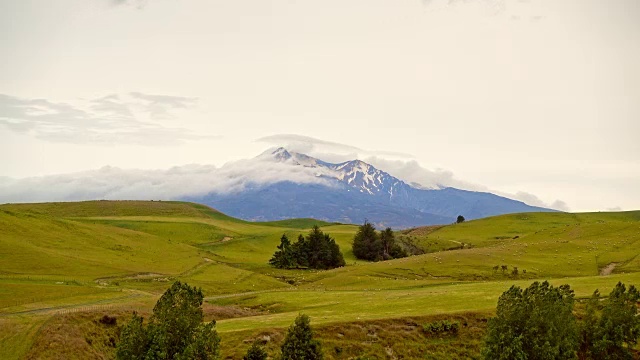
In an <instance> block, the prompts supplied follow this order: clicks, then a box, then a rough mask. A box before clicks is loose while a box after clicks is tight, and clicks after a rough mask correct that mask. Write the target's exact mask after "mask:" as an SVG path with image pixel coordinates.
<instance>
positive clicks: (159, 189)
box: [0, 158, 331, 203]
mask: <svg viewBox="0 0 640 360" xmlns="http://www.w3.org/2000/svg"><path fill="white" fill-rule="evenodd" d="M318 175H320V174H319V173H318V170H317V169H313V168H307V167H303V166H291V165H290V164H287V163H279V162H275V161H273V160H270V159H265V158H254V159H249V160H241V161H236V162H232V163H228V164H226V165H224V166H222V167H220V168H216V167H215V166H213V165H185V166H178V167H173V168H170V169H167V170H135V169H120V168H116V167H110V166H105V167H103V168H100V169H98V170H91V171H84V172H78V173H71V174H61V175H51V176H42V177H32V178H25V179H12V178H7V177H2V178H0V203H11V202H48V201H80V200H102V199H104V200H173V199H179V198H182V197H185V196H199V195H205V194H208V193H211V192H215V193H234V192H239V191H242V190H244V189H245V188H247V187H250V186H259V185H266V184H271V183H275V182H279V181H282V180H289V181H292V182H296V183H317V184H324V185H327V186H330V185H331V184H330V183H329V182H328V181H327V180H326V179H323V178H321V177H319V176H318Z"/></svg>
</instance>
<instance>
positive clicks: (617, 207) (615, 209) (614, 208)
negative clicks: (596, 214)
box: [607, 206, 622, 211]
mask: <svg viewBox="0 0 640 360" xmlns="http://www.w3.org/2000/svg"><path fill="white" fill-rule="evenodd" d="M607 211H622V208H621V207H620V206H614V207H611V208H607Z"/></svg>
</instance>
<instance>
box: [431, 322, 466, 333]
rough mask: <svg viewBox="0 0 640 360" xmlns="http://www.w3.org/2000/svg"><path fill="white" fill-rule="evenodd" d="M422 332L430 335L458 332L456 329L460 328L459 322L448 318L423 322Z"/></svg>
mask: <svg viewBox="0 0 640 360" xmlns="http://www.w3.org/2000/svg"><path fill="white" fill-rule="evenodd" d="M422 329H423V330H424V332H426V333H428V334H432V335H437V334H445V333H446V334H451V335H456V334H458V330H460V323H458V322H457V321H454V322H451V321H449V320H442V321H434V322H432V323H428V324H424V325H423V326H422Z"/></svg>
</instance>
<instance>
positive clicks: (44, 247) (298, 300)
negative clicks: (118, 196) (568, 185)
mask: <svg viewBox="0 0 640 360" xmlns="http://www.w3.org/2000/svg"><path fill="white" fill-rule="evenodd" d="M314 224H317V225H319V226H321V228H322V230H323V231H324V232H325V233H329V234H330V235H331V236H332V237H335V238H336V241H337V243H338V244H339V245H340V248H341V250H342V252H343V253H344V257H345V260H346V262H347V266H345V267H343V268H339V269H334V270H329V271H312V270H279V269H274V268H272V267H270V266H269V265H268V260H269V258H270V257H271V255H272V254H273V252H274V251H275V249H276V245H278V244H279V241H280V236H281V235H282V234H283V233H286V234H287V235H289V236H290V238H295V237H297V235H298V234H300V233H306V232H307V231H308V229H309V228H310V227H312V226H313V225H314ZM356 231H357V226H354V225H344V224H334V223H325V222H320V221H316V220H313V219H294V220H286V221H278V222H265V223H252V222H246V221H242V220H238V219H234V218H231V217H229V216H226V215H224V214H222V213H220V212H218V211H216V210H214V209H211V208H208V207H206V206H202V205H198V204H192V203H184V202H164V201H163V202H158V201H90V202H78V203H47V204H6V205H0V349H11V350H10V351H7V352H5V353H4V354H3V358H5V357H6V358H23V357H24V356H26V354H29V357H34V358H38V356H44V357H55V356H59V355H55V354H54V353H53V352H52V351H54V350H51V347H47V346H46V343H47V341H48V340H47V338H46V336H44V335H43V334H47V333H48V332H49V331H51V327H52V326H54V325H52V324H57V325H55V326H62V325H60V321H63V322H64V323H65V324H66V325H65V326H71V325H69V324H76V325H74V326H76V327H75V328H74V329H76V330H77V328H78V327H82V326H83V325H81V322H80V320H78V319H85V318H89V317H91V314H92V313H93V312H95V313H96V314H98V313H100V312H103V311H105V309H107V310H108V311H110V312H112V313H114V314H121V315H122V314H126V313H127V312H128V311H130V310H132V309H135V310H138V311H141V312H143V313H144V312H148V311H149V310H150V309H151V307H152V306H153V304H154V303H155V300H156V299H157V297H158V296H159V295H160V294H161V293H162V292H163V291H164V290H165V289H166V288H167V287H168V286H169V285H170V284H171V282H172V281H174V280H176V279H179V280H182V281H186V282H188V283H189V284H191V285H196V286H200V287H202V288H203V291H204V293H205V295H206V296H207V304H206V309H208V310H207V311H209V313H210V317H209V318H216V319H218V320H219V321H218V329H219V331H220V332H221V334H222V337H223V343H224V342H225V341H227V342H228V344H226V345H224V346H225V347H226V348H228V349H229V351H230V354H231V353H232V354H231V355H230V356H232V357H233V358H237V356H238V354H239V353H240V352H241V350H242V349H245V348H246V347H248V345H247V344H246V343H245V342H244V341H245V340H247V339H250V338H252V337H254V336H257V335H256V334H262V333H270V332H273V333H274V334H276V335H274V336H275V337H276V338H277V334H280V333H281V331H282V328H284V327H286V326H288V325H289V323H290V322H291V321H292V320H293V318H295V316H296V315H297V314H298V313H299V312H304V313H306V314H308V315H310V316H311V318H312V321H313V324H314V325H318V326H322V327H323V328H326V329H330V328H335V327H336V326H338V327H339V326H344V327H345V328H348V327H351V326H353V325H348V324H355V323H357V322H369V323H367V324H371V322H374V323H375V322H381V321H382V322H385V321H386V322H393V321H396V320H394V319H401V318H408V317H415V318H421V317H429V316H461V315H460V314H463V313H469V312H471V313H473V314H487V313H490V312H491V311H492V310H493V309H494V308H495V305H496V302H497V298H498V296H499V295H500V294H501V293H502V292H503V291H504V290H506V289H507V288H508V287H509V286H510V285H512V284H514V283H515V284H519V285H521V286H527V285H528V284H529V283H531V282H532V281H533V280H534V279H551V280H552V282H553V283H556V284H562V283H568V284H570V285H571V286H572V287H573V288H574V289H575V291H576V294H577V295H578V296H580V297H586V296H588V295H590V294H591V293H592V292H593V290H595V289H596V288H599V289H600V291H601V292H602V293H608V291H609V290H610V289H611V288H612V287H613V286H614V285H615V284H616V282H617V281H624V282H625V283H629V284H640V259H639V258H638V254H640V211H635V212H617V213H584V214H570V213H525V214H513V215H503V216H497V217H492V218H486V219H480V220H474V221H469V222H464V223H461V224H454V225H447V226H442V227H429V228H417V229H409V230H405V231H402V232H398V233H397V235H398V237H400V238H402V239H403V241H408V242H410V243H411V244H413V245H414V246H415V247H417V248H419V249H420V250H421V251H424V252H426V253H425V254H423V255H417V256H412V257H409V258H404V259H396V260H391V261H384V262H379V263H368V262H363V261H359V260H356V259H355V257H354V256H353V253H352V251H351V240H352V238H353V235H354V234H355V232H356ZM503 266H506V269H505V270H503V268H502V267H503ZM515 268H517V270H518V271H517V274H515V273H514V269H515ZM67 313H70V314H67ZM61 314H62V315H61ZM74 314H75V315H74ZM456 314H457V315H456ZM249 315H250V316H249ZM74 316H75V317H74ZM470 316H471V318H473V319H476V320H477V321H480V320H478V319H480V318H482V317H483V316H485V315H470ZM74 319H75V320H74ZM476 320H474V321H476ZM470 321H471V320H470ZM480 323H482V322H481V321H480ZM340 324H342V325H340ZM363 326H364V325H363ZM367 326H368V325H367ZM74 331H75V330H74ZM87 331H89V330H87ZM91 331H94V332H95V331H97V330H95V329H94V330H91ZM327 331H329V330H327ZM474 331H476V330H474ZM478 331H480V332H478ZM71 333H73V331H71ZM480 333H481V329H480V330H477V331H476V332H472V333H469V336H470V338H469V339H475V340H473V341H475V344H476V345H474V346H476V348H474V349H475V350H473V351H477V345H478V344H479V342H478V341H479V340H478V339H479V337H481V335H479V334H480ZM414 335H415V334H414ZM327 336H328V335H327ZM388 336H391V335H388ZM412 336H413V335H412ZM465 336H466V335H465ZM71 340H72V339H67V340H64V341H71ZM423 340H424V339H421V338H416V340H415V341H416V344H418V343H420V344H422V343H423V342H424V341H423ZM60 341H63V340H60ZM327 341H329V342H330V343H332V344H334V343H335V344H340V345H339V346H340V347H345V349H347V348H348V349H350V350H345V351H344V352H340V353H335V352H334V353H331V354H328V355H327V356H328V357H329V358H346V357H347V355H348V354H351V355H353V354H354V353H355V352H358V351H359V352H361V353H363V354H368V353H374V352H376V351H379V349H380V346H381V345H380V343H376V344H374V343H371V344H369V345H367V346H364V347H363V346H362V344H360V343H358V344H360V345H357V344H355V343H350V342H346V340H345V339H333V338H332V340H327ZM452 341H453V340H452ZM470 341H471V340H470ZM427 342H428V341H427ZM452 343H455V341H453V342H452ZM92 344H93V342H92ZM92 344H89V345H87V344H83V345H82V346H80V345H78V346H80V347H78V348H77V349H76V350H77V353H78V354H84V355H82V356H81V355H78V357H79V358H86V357H87V356H88V357H91V356H93V355H87V354H90V352H91V351H93V352H94V353H95V352H96V351H97V353H100V354H102V355H104V356H107V358H109V357H112V356H113V352H112V351H111V350H109V349H112V348H109V347H108V346H107V347H99V346H97V345H92ZM233 344H236V345H237V346H234V345H233ZM423 345H424V344H422V345H419V346H418V345H416V346H418V348H421V346H423ZM269 346H270V348H273V349H275V345H269ZM336 346H338V345H336ZM390 346H391V345H390ZM424 346H427V345H424ZM87 347H88V348H87ZM427 347H428V346H427ZM44 348H48V349H49V350H47V351H48V352H46V353H43V352H42V351H44V350H42V349H44ZM85 348H87V349H90V351H89V350H86V349H85ZM408 348H411V346H409V347H408ZM82 349H85V350H82ZM96 349H98V350H96ZM358 349H359V350H358ZM376 349H378V350H376ZM414 350H415V349H414ZM56 351H57V350H56ZM60 351H62V350H60ZM87 351H88V352H87ZM110 351H111V352H110ZM385 351H387V350H385ZM389 351H392V352H393V351H395V354H403V353H402V351H404V350H402V349H396V348H395V347H393V348H392V349H391V350H389ZM407 351H408V350H407ZM425 351H426V350H425ZM38 354H40V355H38ZM43 354H46V356H45V355H43ZM105 354H106V355H105ZM394 356H395V355H394ZM63 357H67V358H68V357H69V354H68V353H67V355H65V356H63Z"/></svg>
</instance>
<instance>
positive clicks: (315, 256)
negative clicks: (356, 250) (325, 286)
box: [269, 226, 345, 269]
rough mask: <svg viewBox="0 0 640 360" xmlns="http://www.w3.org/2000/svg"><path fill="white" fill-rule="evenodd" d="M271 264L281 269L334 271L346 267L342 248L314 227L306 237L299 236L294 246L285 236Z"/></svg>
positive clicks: (281, 239)
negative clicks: (301, 268)
mask: <svg viewBox="0 0 640 360" xmlns="http://www.w3.org/2000/svg"><path fill="white" fill-rule="evenodd" d="M269 263H270V264H271V265H273V266H274V267H277V268H279V269H291V268H300V267H304V268H311V269H333V268H337V267H341V266H344V265H345V262H344V257H343V256H342V253H341V252H340V246H338V244H336V241H335V239H333V238H332V237H331V236H329V234H325V233H323V232H322V230H320V228H319V227H318V226H314V227H313V229H311V231H310V232H309V234H307V236H306V237H305V236H302V234H301V235H299V236H298V240H297V241H296V242H295V243H293V244H292V243H291V241H289V238H288V237H287V235H286V234H283V235H282V238H280V245H278V250H276V252H275V253H274V254H273V257H272V258H271V260H269Z"/></svg>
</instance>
